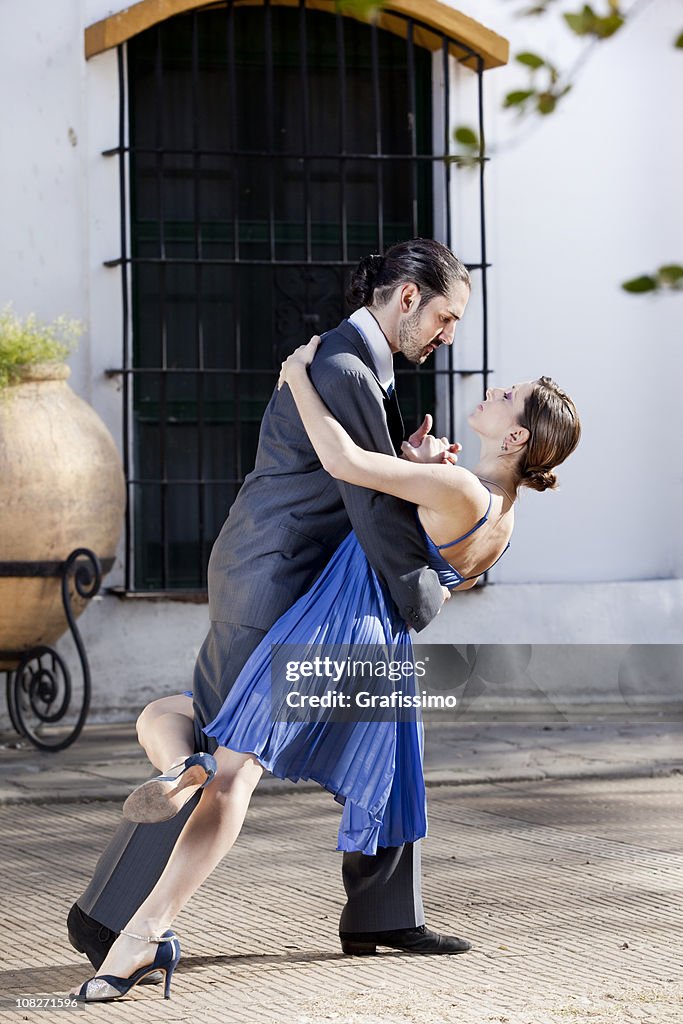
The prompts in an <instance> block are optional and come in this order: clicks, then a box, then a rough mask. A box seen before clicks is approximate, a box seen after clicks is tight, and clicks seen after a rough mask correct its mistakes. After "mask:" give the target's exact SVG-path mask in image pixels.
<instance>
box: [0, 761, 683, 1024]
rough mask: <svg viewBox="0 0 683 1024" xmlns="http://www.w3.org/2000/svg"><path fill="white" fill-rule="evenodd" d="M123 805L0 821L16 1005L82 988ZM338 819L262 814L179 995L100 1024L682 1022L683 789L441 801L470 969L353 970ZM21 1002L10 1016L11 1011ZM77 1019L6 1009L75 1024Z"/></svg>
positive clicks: (226, 872) (47, 810) (444, 860)
mask: <svg viewBox="0 0 683 1024" xmlns="http://www.w3.org/2000/svg"><path fill="white" fill-rule="evenodd" d="M118 816H119V808H118V807H117V806H115V805H113V804H109V803H104V802H99V803H92V802H91V803H80V804H79V803H76V802H71V803H62V804H55V803H50V804H46V805H38V804H34V803H28V804H24V805H22V806H19V805H16V806H6V807H3V808H1V809H0V820H1V822H2V847H3V849H2V863H3V866H4V885H3V889H4V891H3V928H2V929H1V930H0V952H1V955H2V968H1V969H0V989H1V991H2V993H3V994H8V995H18V994H37V993H42V994H46V993H51V994H55V993H66V992H67V991H68V990H69V988H70V987H71V986H74V985H76V984H78V983H80V981H82V980H83V979H84V978H85V977H86V976H87V973H88V972H87V970H86V967H87V963H86V961H85V959H84V958H83V957H81V956H79V955H78V954H77V953H76V952H75V951H74V950H73V949H72V948H71V947H70V946H69V944H68V942H67V940H66V936H65V932H64V917H65V914H66V911H67V909H68V906H69V905H70V903H71V902H72V900H73V898H74V897H75V895H77V893H78V892H79V891H80V889H81V888H82V886H83V884H84V881H85V879H86V878H87V875H88V873H89V871H90V870H91V869H92V866H93V864H94V862H95V860H96V858H97V855H98V853H99V851H100V850H101V849H102V848H103V846H104V845H105V843H106V841H107V837H108V835H109V834H110V833H111V831H112V830H113V829H114V827H115V825H116V822H117V820H118ZM338 818H339V808H338V807H337V806H336V805H335V803H334V801H332V800H331V798H330V797H329V796H328V795H327V794H325V793H322V792H320V791H317V792H312V793H307V792H297V791H295V790H293V789H292V788H290V789H289V790H288V791H286V792H277V793H276V792H273V791H271V792H269V793H266V794H265V795H264V796H263V798H262V799H259V800H255V801H254V802H253V806H252V808H251V810H250V813H249V815H248V818H247V823H246V825H245V828H244V830H243V834H242V836H241V837H240V840H239V842H238V843H237V845H236V847H235V849H234V850H233V851H232V853H231V854H230V855H229V856H228V857H227V858H226V859H225V860H224V862H223V863H222V864H221V865H220V866H219V868H218V869H217V870H216V872H215V873H214V874H213V875H212V877H211V878H210V879H209V881H208V882H207V883H206V885H205V886H204V887H203V888H202V890H200V892H199V893H198V894H197V896H196V897H195V899H194V900H193V901H192V903H191V904H190V905H188V907H187V908H186V909H185V910H184V911H183V913H182V914H181V915H180V917H179V918H178V920H177V922H176V928H177V931H178V934H179V936H180V938H181V942H182V945H183V954H184V955H183V961H182V963H181V965H180V967H179V969H178V971H177V972H176V978H175V979H174V984H173V992H172V999H171V1000H170V1001H169V1002H164V1000H163V999H161V997H160V993H159V990H158V989H157V990H154V989H151V988H149V987H147V988H138V989H136V990H135V991H134V993H133V994H132V995H131V996H130V997H129V998H127V999H126V1000H125V1001H122V1002H120V1003H117V1004H115V1005H109V1006H89V1007H87V1008H86V1009H84V1010H81V1009H79V1010H78V1011H75V1015H76V1016H77V1017H78V1018H79V1019H81V1018H82V1017H83V1016H85V1018H86V1019H87V1020H90V1021H100V1020H101V1021H105V1020H106V1021H110V1020H112V1019H115V1020H118V1021H121V1022H128V1021H130V1022H138V1021H139V1022H145V1024H155V1022H157V1021H159V1022H161V1021H202V1022H204V1021H206V1022H208V1024H213V1022H216V1024H218V1022H220V1024H232V1022H238V1024H271V1022H272V1024H275V1022H277V1024H323V1022H334V1024H418V1022H419V1024H436V1022H453V1024H456V1022H457V1024H495V1022H498V1024H627V1022H632V1021H638V1022H641V1024H674V1022H675V1024H680V1022H681V1020H683V953H682V950H681V942H680V936H681V934H682V933H683V900H682V897H681V892H682V890H683V856H681V854H680V852H679V851H680V850H681V844H682V842H683V780H682V779H681V778H680V777H679V776H677V775H671V776H670V777H668V778H665V777H650V778H648V777H645V776H641V777H632V778H623V779H615V778H607V779H604V778H603V779H600V778H594V779H588V778H577V779H573V780H553V779H546V780H543V781H531V782H517V783H505V784H501V783H490V784H485V785H475V784H473V785H470V786H466V787H464V786H454V785H441V786H436V787H434V788H432V789H431V790H430V794H429V820H430V835H429V837H428V839H427V840H426V841H425V842H424V844H423V846H424V852H423V860H424V870H423V878H424V887H425V903H426V909H427V916H428V921H429V922H430V924H431V925H432V926H434V927H437V928H441V929H453V930H454V931H456V932H457V933H458V934H462V935H466V936H467V937H468V938H470V939H471V941H472V942H473V943H474V948H473V950H472V951H471V952H470V953H468V954H466V955H463V956H457V957H419V958H418V957H410V956H406V955H403V954H401V953H394V952H391V951H387V952H383V953H382V954H381V955H379V956H377V957H368V958H356V957H345V956H343V955H342V954H341V952H340V949H339V946H338V941H337V936H336V931H337V920H338V914H339V911H340V909H341V906H342V887H341V881H340V854H338V853H336V852H335V850H334V845H335V838H336V829H337V824H338ZM3 1005H6V1004H3ZM70 1012H71V1011H68V1012H61V1013H58V1012H55V1011H52V1012H49V1013H48V1012H37V1011H31V1010H22V1011H16V1010H8V1009H2V1010H0V1019H1V1020H7V1021H17V1020H28V1021H36V1022H40V1021H46V1020H54V1021H56V1022H60V1021H67V1020H68V1019H69V1014H70Z"/></svg>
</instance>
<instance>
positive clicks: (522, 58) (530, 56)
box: [515, 53, 545, 71]
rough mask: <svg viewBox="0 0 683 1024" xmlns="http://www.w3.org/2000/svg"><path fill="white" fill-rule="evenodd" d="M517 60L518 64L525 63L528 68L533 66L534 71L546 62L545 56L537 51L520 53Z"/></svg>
mask: <svg viewBox="0 0 683 1024" xmlns="http://www.w3.org/2000/svg"><path fill="white" fill-rule="evenodd" d="M515 60H516V61H517V63H518V64H524V65H525V66H526V67H528V68H533V70H534V71H537V70H538V68H542V67H543V65H544V64H545V61H544V60H543V58H542V57H539V56H538V54H536V53H518V54H517V56H516V57H515Z"/></svg>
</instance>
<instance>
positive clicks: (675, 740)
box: [0, 719, 683, 805]
mask: <svg viewBox="0 0 683 1024" xmlns="http://www.w3.org/2000/svg"><path fill="white" fill-rule="evenodd" d="M425 729H426V741H425V773H426V778H427V782H428V784H429V785H452V784H454V783H457V784H461V785H473V784H476V783H480V782H485V781H492V782H494V781H495V782H506V781H540V780H543V779H548V778H588V777H591V778H593V777H594V778H600V777H602V778H606V777H626V776H637V775H645V776H650V775H671V774H675V773H678V772H683V723H681V722H663V721H653V722H650V723H644V724H643V723H640V724H637V725H636V724H629V723H627V722H623V721H621V720H618V721H613V720H609V719H607V720H604V721H600V720H596V721H594V722H592V723H590V724H576V723H573V724H572V723H554V724H545V725H544V724H539V723H518V722H517V723H511V722H490V723H469V722H464V721H454V722H447V723H441V722H438V721H427V722H426V725H425ZM149 774H150V768H149V764H148V763H147V760H146V758H145V756H144V754H143V753H142V751H141V750H140V747H139V746H138V744H137V741H136V738H135V729H134V726H133V725H132V724H123V725H110V726H103V725H94V726H88V727H86V729H85V730H84V732H83V734H82V735H81V737H80V738H79V739H78V741H77V742H76V743H75V744H74V745H73V746H71V747H68V748H67V749H66V750H63V751H59V752H57V753H44V752H42V751H39V750H37V749H36V748H35V747H33V746H32V745H31V744H29V743H28V741H26V740H18V738H17V737H16V735H14V734H9V733H4V734H0V805H1V804H11V803H22V802H25V801H34V802H43V801H45V800H51V801H60V802H69V801H71V800H80V799H82V798H87V799H90V800H112V801H121V800H123V799H125V797H126V796H127V795H128V793H129V792H130V790H131V788H132V787H133V786H134V785H136V784H137V783H138V782H140V781H142V779H145V778H147V777H148V776H149ZM316 788H317V787H315V786H314V785H309V786H306V785H305V784H301V783H300V784H299V785H298V786H297V791H299V792H300V791H302V790H306V789H308V790H315V789H316ZM283 789H286V790H289V789H291V785H290V784H289V783H284V782H282V781H281V780H279V779H273V778H270V777H267V778H265V779H264V780H263V781H262V782H261V783H260V785H259V787H258V789H257V791H256V792H257V795H259V796H260V795H265V794H268V793H270V792H280V791H282V790H283Z"/></svg>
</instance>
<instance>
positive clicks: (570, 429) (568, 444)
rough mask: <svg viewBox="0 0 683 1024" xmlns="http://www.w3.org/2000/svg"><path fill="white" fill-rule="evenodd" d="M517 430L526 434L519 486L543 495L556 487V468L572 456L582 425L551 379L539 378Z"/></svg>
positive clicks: (526, 403)
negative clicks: (520, 427) (554, 471)
mask: <svg viewBox="0 0 683 1024" xmlns="http://www.w3.org/2000/svg"><path fill="white" fill-rule="evenodd" d="M520 426H522V427H526V428H527V430H528V431H529V440H528V441H527V443H526V445H525V446H524V448H523V449H522V452H521V458H520V462H519V474H520V481H519V482H520V485H521V486H524V487H532V488H533V489H534V490H535V491H545V490H546V489H548V488H555V487H557V477H556V476H555V474H554V473H553V472H552V470H553V468H554V467H555V466H559V465H560V463H561V462H564V460H565V459H566V458H567V457H568V456H569V455H571V453H572V452H573V451H574V449H575V448H576V446H577V444H578V443H579V439H580V437H581V423H580V421H579V414H578V413H577V411H576V406H575V405H574V403H573V402H572V400H571V398H570V397H569V395H568V394H567V393H566V392H565V391H563V390H562V388H560V387H558V385H557V384H556V383H555V381H554V380H552V379H551V378H550V377H539V379H538V380H537V381H536V382H535V383H534V389H533V391H532V392H531V394H530V395H529V397H528V398H527V400H526V402H525V403H524V412H523V413H522V418H521V421H520Z"/></svg>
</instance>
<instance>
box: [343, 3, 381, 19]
mask: <svg viewBox="0 0 683 1024" xmlns="http://www.w3.org/2000/svg"><path fill="white" fill-rule="evenodd" d="M335 6H336V8H337V10H338V11H339V12H340V14H352V15H355V16H356V17H358V18H363V20H364V21H374V20H375V18H376V17H377V15H378V14H379V10H380V8H381V7H383V6H384V0H335Z"/></svg>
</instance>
